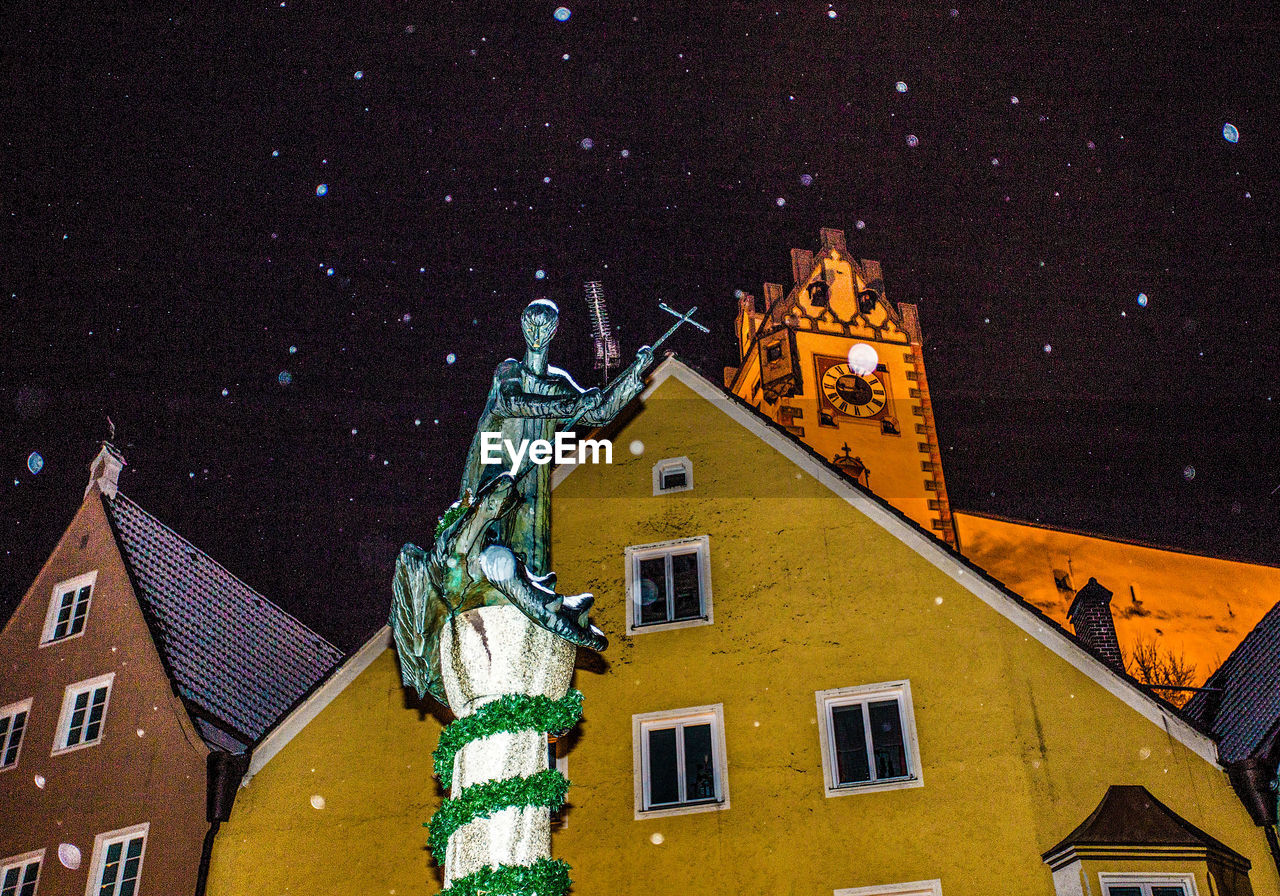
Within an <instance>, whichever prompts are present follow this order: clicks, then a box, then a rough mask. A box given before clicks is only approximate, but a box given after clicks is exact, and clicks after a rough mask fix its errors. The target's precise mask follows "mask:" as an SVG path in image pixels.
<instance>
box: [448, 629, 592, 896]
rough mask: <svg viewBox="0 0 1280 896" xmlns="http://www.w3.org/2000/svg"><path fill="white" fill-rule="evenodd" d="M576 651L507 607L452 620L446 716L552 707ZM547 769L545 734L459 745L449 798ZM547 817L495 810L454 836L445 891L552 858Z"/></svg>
mask: <svg viewBox="0 0 1280 896" xmlns="http://www.w3.org/2000/svg"><path fill="white" fill-rule="evenodd" d="M576 651H577V648H575V647H574V646H573V645H572V644H570V643H568V642H567V641H564V640H563V639H561V638H558V637H556V636H555V635H553V634H551V633H550V632H548V631H547V630H546V629H543V628H541V627H540V626H538V625H536V624H534V623H533V622H532V621H531V620H530V619H529V617H527V616H525V615H524V613H522V612H520V610H519V609H517V608H516V607H513V606H495V607H481V608H479V609H476V610H471V611H469V612H466V613H462V614H460V615H458V616H454V617H451V618H450V619H449V620H448V621H447V622H446V623H445V627H444V630H443V631H442V632H441V637H440V666H441V671H442V673H443V677H444V688H445V693H446V695H447V696H448V698H449V708H450V709H452V710H453V712H454V714H455V715H456V716H457V717H458V718H460V719H461V718H465V717H466V716H469V715H471V714H472V713H474V712H475V711H476V710H477V709H479V708H480V707H481V706H483V705H484V704H486V703H489V702H491V701H493V700H496V699H497V698H499V697H502V696H504V695H506V694H526V695H529V696H543V697H547V698H550V699H552V700H558V699H560V698H561V697H563V696H564V695H565V694H566V693H567V692H568V690H569V681H570V679H571V678H572V676H573V661H574V656H575V654H576ZM546 768H547V747H546V737H545V735H544V734H542V733H540V732H538V731H536V730H533V729H526V730H522V731H517V732H514V733H505V732H499V733H497V734H491V735H489V736H488V737H482V738H480V739H478V740H474V741H471V742H470V743H467V744H465V745H464V746H463V747H462V748H461V749H460V750H459V751H458V754H457V756H456V758H455V759H454V766H453V780H452V782H451V785H450V796H451V797H453V798H455V799H456V798H457V797H458V795H459V794H461V793H462V792H463V790H464V789H465V788H467V787H470V786H473V785H476V784H483V783H486V782H489V781H497V780H502V779H505V778H515V777H528V776H530V775H533V774H536V773H537V772H540V771H544V770H545V769H546ZM550 814H551V813H550V810H549V809H547V808H546V807H544V806H534V807H522V808H508V809H502V810H499V811H498V812H496V813H495V814H493V815H492V816H490V817H488V818H478V819H476V820H474V821H471V822H468V823H467V824H464V825H463V826H462V827H460V828H458V830H456V831H455V832H454V833H453V835H452V836H450V838H449V844H448V848H447V849H446V851H445V861H444V883H445V886H446V887H448V886H450V885H451V884H452V883H453V882H454V881H455V880H458V879H459V878H462V877H466V876H467V875H469V874H472V873H474V872H476V871H479V870H481V869H482V868H484V867H485V866H492V867H495V868H496V867H499V866H501V865H532V864H533V863H534V862H535V861H537V860H538V859H540V858H546V857H548V856H550V854H551V818H550Z"/></svg>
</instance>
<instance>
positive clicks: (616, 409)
mask: <svg viewBox="0 0 1280 896" xmlns="http://www.w3.org/2000/svg"><path fill="white" fill-rule="evenodd" d="M652 362H653V352H652V350H650V348H649V347H648V346H644V347H643V348H641V349H640V350H639V351H638V352H637V353H636V359H635V360H634V361H632V362H631V364H630V365H628V366H627V369H626V370H624V371H622V373H620V374H618V376H617V378H616V379H615V380H614V381H613V382H612V383H610V384H609V385H608V387H607V388H606V389H605V392H604V400H603V401H602V402H600V406H599V407H597V408H594V409H592V410H590V411H587V413H585V414H583V415H582V419H581V421H580V422H581V423H583V424H585V425H587V426H604V425H605V424H606V423H608V422H609V421H611V420H612V419H613V418H614V417H616V416H617V415H618V414H619V413H620V412H621V411H622V409H623V408H624V407H626V406H627V404H628V403H629V402H630V401H631V399H633V398H635V397H636V396H637V395H639V394H640V393H641V392H643V391H644V371H645V368H647V367H648V366H649V365H650V364H651V363H652Z"/></svg>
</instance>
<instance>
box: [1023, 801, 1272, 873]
mask: <svg viewBox="0 0 1280 896" xmlns="http://www.w3.org/2000/svg"><path fill="white" fill-rule="evenodd" d="M1073 846H1137V847H1142V846H1154V847H1169V846H1173V847H1178V846H1181V847H1192V848H1201V849H1206V850H1208V851H1209V852H1212V853H1215V854H1217V855H1220V856H1225V857H1229V858H1231V859H1234V860H1236V861H1237V862H1239V863H1243V864H1244V865H1246V866H1247V865H1248V860H1247V859H1245V858H1244V857H1243V856H1241V855H1240V854H1239V853H1237V852H1236V851H1235V850H1233V849H1231V848H1230V847H1229V846H1227V845H1226V844H1224V843H1222V842H1221V841H1218V840H1215V839H1214V838H1213V837H1210V836H1209V835H1208V834H1206V833H1205V832H1204V831H1202V830H1200V829H1199V828H1198V827H1196V826H1195V825H1193V824H1192V823H1191V822H1189V821H1187V820H1186V819H1184V818H1183V817H1182V816H1180V815H1178V813H1177V812H1174V811H1173V810H1172V809H1170V808H1169V807H1168V806H1166V805H1165V804H1164V803H1162V802H1160V801H1159V800H1158V799H1156V798H1155V797H1154V796H1152V795H1151V793H1150V792H1149V791H1148V790H1147V788H1145V787H1141V786H1138V785H1135V784H1113V785H1111V786H1110V787H1108V788H1107V792H1106V795H1105V796H1103V797H1102V802H1100V803H1098V808H1096V809H1094V810H1093V812H1092V813H1091V814H1090V815H1089V817H1088V818H1086V819H1085V820H1084V821H1083V822H1082V823H1081V824H1080V826H1079V827H1077V828H1076V829H1075V830H1074V831H1072V832H1071V833H1070V834H1068V835H1067V836H1066V838H1065V839H1063V840H1062V842H1060V843H1059V844H1058V845H1057V846H1055V847H1053V848H1052V849H1050V850H1048V851H1047V852H1045V853H1044V859H1045V860H1046V861H1049V860H1050V859H1051V857H1053V856H1055V855H1057V854H1058V853H1061V852H1062V851H1063V850H1064V849H1067V848H1068V847H1073Z"/></svg>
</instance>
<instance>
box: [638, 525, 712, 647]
mask: <svg viewBox="0 0 1280 896" xmlns="http://www.w3.org/2000/svg"><path fill="white" fill-rule="evenodd" d="M627 595H628V597H627V604H628V607H629V608H630V609H629V611H628V613H627V634H628V635H631V634H636V633H639V632H647V631H665V630H667V629H673V628H685V627H687V626H693V625H710V624H711V621H712V617H711V539H710V538H709V537H708V536H706V535H699V536H697V537H695V538H681V539H678V540H676V541H663V542H659V543H657V544H642V545H635V546H633V547H629V548H627Z"/></svg>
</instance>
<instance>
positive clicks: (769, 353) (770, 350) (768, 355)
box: [764, 342, 782, 364]
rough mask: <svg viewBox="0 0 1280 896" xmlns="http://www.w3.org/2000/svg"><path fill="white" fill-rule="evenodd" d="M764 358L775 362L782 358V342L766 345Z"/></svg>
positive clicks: (770, 362) (769, 361) (766, 360)
mask: <svg viewBox="0 0 1280 896" xmlns="http://www.w3.org/2000/svg"><path fill="white" fill-rule="evenodd" d="M764 360H765V362H766V363H769V364H773V363H774V362H776V361H781V360H782V343H780V342H779V343H776V344H774V345H766V346H765V347H764Z"/></svg>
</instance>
